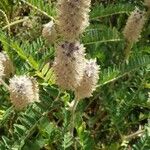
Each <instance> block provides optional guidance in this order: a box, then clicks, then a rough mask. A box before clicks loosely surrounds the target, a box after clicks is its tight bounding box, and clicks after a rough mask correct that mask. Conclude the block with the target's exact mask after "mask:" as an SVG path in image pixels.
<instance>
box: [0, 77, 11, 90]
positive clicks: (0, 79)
mask: <svg viewBox="0 0 150 150" xmlns="http://www.w3.org/2000/svg"><path fill="white" fill-rule="evenodd" d="M0 83H2V84H3V86H4V87H5V88H6V89H7V90H8V91H9V86H8V85H7V84H6V83H5V81H4V80H3V79H2V78H0Z"/></svg>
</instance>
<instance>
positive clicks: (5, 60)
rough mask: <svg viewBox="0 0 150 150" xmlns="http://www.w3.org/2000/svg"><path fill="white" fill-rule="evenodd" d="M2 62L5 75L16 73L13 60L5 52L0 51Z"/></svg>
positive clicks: (0, 60)
mask: <svg viewBox="0 0 150 150" xmlns="http://www.w3.org/2000/svg"><path fill="white" fill-rule="evenodd" d="M0 62H1V63H2V65H3V68H4V77H6V78H8V77H9V76H10V75H11V74H12V73H14V67H13V64H12V61H11V60H10V59H9V57H8V55H7V54H6V53H5V52H0Z"/></svg>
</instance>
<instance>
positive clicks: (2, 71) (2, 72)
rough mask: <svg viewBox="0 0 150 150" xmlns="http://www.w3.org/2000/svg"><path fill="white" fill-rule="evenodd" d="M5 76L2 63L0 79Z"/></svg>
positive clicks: (0, 63)
mask: <svg viewBox="0 0 150 150" xmlns="http://www.w3.org/2000/svg"><path fill="white" fill-rule="evenodd" d="M3 76H4V66H3V64H2V62H1V61H0V78H2V77H3Z"/></svg>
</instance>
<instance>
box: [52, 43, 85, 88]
mask: <svg viewBox="0 0 150 150" xmlns="http://www.w3.org/2000/svg"><path fill="white" fill-rule="evenodd" d="M84 66H85V48H84V47H83V45H82V44H80V43H79V42H72V43H70V42H63V43H61V44H59V45H58V46H57V49H56V57H55V60H54V65H53V69H54V73H55V75H56V83H57V84H58V85H59V86H60V87H61V88H62V89H65V90H74V89H75V88H76V87H77V86H78V85H79V83H80V81H81V79H82V77H83V73H84Z"/></svg>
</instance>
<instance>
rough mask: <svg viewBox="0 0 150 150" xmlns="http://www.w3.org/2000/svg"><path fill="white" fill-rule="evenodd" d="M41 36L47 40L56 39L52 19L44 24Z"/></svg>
mask: <svg viewBox="0 0 150 150" xmlns="http://www.w3.org/2000/svg"><path fill="white" fill-rule="evenodd" d="M42 36H43V37H44V38H45V39H46V41H47V42H49V43H53V42H54V40H55V39H56V30H55V26H54V22H53V21H50V22H49V23H47V24H45V25H44V28H43V30H42Z"/></svg>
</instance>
